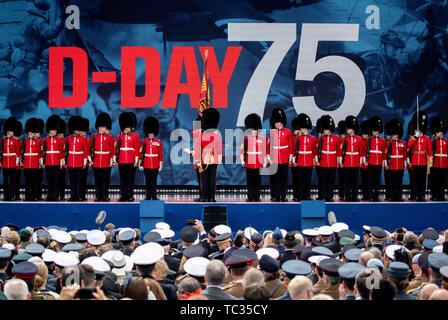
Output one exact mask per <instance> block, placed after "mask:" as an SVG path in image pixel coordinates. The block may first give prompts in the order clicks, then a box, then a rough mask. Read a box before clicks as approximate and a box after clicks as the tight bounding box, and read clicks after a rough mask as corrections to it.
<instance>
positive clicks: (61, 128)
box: [58, 119, 67, 135]
mask: <svg viewBox="0 0 448 320" xmlns="http://www.w3.org/2000/svg"><path fill="white" fill-rule="evenodd" d="M61 133H62V134H64V135H65V134H66V133H67V123H66V122H65V120H64V119H61V120H60V121H59V127H58V134H61Z"/></svg>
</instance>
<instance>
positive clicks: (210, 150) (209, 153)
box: [195, 130, 222, 165]
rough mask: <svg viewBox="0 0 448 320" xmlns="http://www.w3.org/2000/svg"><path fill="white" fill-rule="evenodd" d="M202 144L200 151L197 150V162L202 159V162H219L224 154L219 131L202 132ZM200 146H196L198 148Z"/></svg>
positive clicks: (205, 163)
mask: <svg viewBox="0 0 448 320" xmlns="http://www.w3.org/2000/svg"><path fill="white" fill-rule="evenodd" d="M200 137H201V146H200V151H199V152H198V153H196V152H195V162H197V160H198V159H201V160H200V161H201V164H204V165H207V164H218V162H219V159H220V157H221V156H222V139H221V134H220V133H219V131H217V130H215V131H211V130H207V131H205V132H202V134H201V135H200ZM197 148H198V147H197V146H196V149H197Z"/></svg>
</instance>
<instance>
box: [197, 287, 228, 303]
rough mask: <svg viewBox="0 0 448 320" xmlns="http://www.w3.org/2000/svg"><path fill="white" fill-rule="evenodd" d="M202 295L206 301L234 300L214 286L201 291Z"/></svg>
mask: <svg viewBox="0 0 448 320" xmlns="http://www.w3.org/2000/svg"><path fill="white" fill-rule="evenodd" d="M202 295H203V296H205V297H206V298H207V299H208V300H236V299H235V298H234V297H232V296H231V295H229V294H227V293H225V292H224V290H222V289H221V288H219V287H215V286H213V287H210V286H208V287H207V288H206V289H205V290H204V291H202Z"/></svg>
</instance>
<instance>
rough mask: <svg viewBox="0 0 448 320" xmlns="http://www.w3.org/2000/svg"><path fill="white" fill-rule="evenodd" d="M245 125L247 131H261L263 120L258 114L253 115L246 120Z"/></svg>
mask: <svg viewBox="0 0 448 320" xmlns="http://www.w3.org/2000/svg"><path fill="white" fill-rule="evenodd" d="M244 125H245V126H246V130H249V129H253V130H260V129H261V118H260V116H259V115H258V114H256V113H251V114H249V115H248V116H247V117H246V118H245V119H244Z"/></svg>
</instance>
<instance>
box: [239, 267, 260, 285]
mask: <svg viewBox="0 0 448 320" xmlns="http://www.w3.org/2000/svg"><path fill="white" fill-rule="evenodd" d="M255 285H259V286H264V285H265V282H264V274H263V272H261V271H260V270H258V269H255V268H250V269H249V270H247V271H246V273H245V274H244V277H243V287H244V288H247V287H251V286H255Z"/></svg>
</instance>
